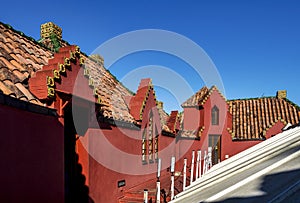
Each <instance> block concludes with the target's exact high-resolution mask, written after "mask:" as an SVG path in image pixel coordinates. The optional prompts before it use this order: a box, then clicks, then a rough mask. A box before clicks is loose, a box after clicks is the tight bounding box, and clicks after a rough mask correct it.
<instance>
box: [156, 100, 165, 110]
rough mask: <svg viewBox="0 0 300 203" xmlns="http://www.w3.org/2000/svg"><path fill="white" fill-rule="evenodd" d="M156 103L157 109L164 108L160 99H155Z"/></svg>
mask: <svg viewBox="0 0 300 203" xmlns="http://www.w3.org/2000/svg"><path fill="white" fill-rule="evenodd" d="M156 104H157V108H159V109H163V108H164V103H163V102H162V101H157V102H156Z"/></svg>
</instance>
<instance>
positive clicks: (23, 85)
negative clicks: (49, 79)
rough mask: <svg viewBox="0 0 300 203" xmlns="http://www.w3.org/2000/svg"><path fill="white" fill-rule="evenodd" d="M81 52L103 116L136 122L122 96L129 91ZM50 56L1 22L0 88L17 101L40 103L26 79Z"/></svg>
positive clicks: (43, 64) (30, 39) (27, 38)
mask: <svg viewBox="0 0 300 203" xmlns="http://www.w3.org/2000/svg"><path fill="white" fill-rule="evenodd" d="M62 42H63V43H62V45H68V43H67V42H65V41H62ZM81 55H82V57H83V58H84V61H85V67H87V68H88V69H89V71H90V77H91V78H92V79H93V81H94V83H95V84H94V86H95V87H97V89H98V94H99V95H100V96H101V99H102V101H103V103H105V104H106V105H105V106H103V107H102V110H103V115H104V117H106V118H110V119H114V120H121V121H126V122H130V123H135V120H134V118H133V117H132V116H131V115H130V113H129V109H128V106H127V105H126V103H125V100H124V97H126V96H130V95H132V93H130V92H129V91H128V90H127V89H126V88H125V87H124V86H123V85H122V84H120V83H119V82H118V81H117V80H116V79H115V78H114V77H113V76H112V75H111V74H110V73H109V72H108V71H107V70H106V69H105V68H104V66H103V63H99V62H98V61H96V60H94V59H90V58H89V57H88V56H86V55H85V54H82V53H81ZM53 56H54V53H53V52H52V51H51V50H50V49H48V48H46V47H45V46H44V45H43V44H41V43H39V42H37V41H35V40H34V39H32V38H30V37H28V36H26V35H24V34H23V33H21V32H19V31H16V30H14V29H13V28H12V27H11V26H9V25H6V24H3V23H0V91H1V92H3V93H4V94H6V95H10V96H12V97H16V98H18V99H20V100H25V101H29V102H32V103H36V104H39V105H43V104H42V103H41V101H40V100H39V99H38V98H37V97H36V96H35V95H33V93H32V92H31V91H30V90H29V85H28V81H29V78H30V77H33V76H34V75H35V73H36V72H37V71H40V70H42V69H43V66H45V65H48V61H49V59H53ZM45 82H46V78H45Z"/></svg>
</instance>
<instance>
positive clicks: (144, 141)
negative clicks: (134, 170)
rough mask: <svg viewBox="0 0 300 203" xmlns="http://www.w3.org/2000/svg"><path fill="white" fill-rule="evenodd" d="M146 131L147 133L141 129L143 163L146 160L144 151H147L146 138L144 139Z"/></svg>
mask: <svg viewBox="0 0 300 203" xmlns="http://www.w3.org/2000/svg"><path fill="white" fill-rule="evenodd" d="M146 133H147V130H146V129H144V131H143V135H142V162H143V163H146V162H147V160H146V153H147V150H146V148H147V147H146V146H147V140H146Z"/></svg>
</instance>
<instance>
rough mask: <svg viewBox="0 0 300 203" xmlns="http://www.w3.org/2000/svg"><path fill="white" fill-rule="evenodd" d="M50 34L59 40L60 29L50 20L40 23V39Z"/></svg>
mask: <svg viewBox="0 0 300 203" xmlns="http://www.w3.org/2000/svg"><path fill="white" fill-rule="evenodd" d="M51 35H55V36H56V37H57V39H59V40H61V36H62V29H61V28H60V27H59V26H57V25H55V24H54V23H52V22H48V23H45V24H42V25H41V39H47V38H50V37H51Z"/></svg>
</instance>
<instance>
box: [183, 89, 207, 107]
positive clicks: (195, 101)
mask: <svg viewBox="0 0 300 203" xmlns="http://www.w3.org/2000/svg"><path fill="white" fill-rule="evenodd" d="M208 92H209V89H208V88H207V87H206V86H204V87H203V88H201V89H200V90H199V91H198V92H196V93H195V94H194V95H193V96H191V97H190V98H189V99H188V100H186V101H185V102H184V103H183V104H182V105H181V106H182V107H189V106H199V104H200V103H201V102H202V101H203V100H204V98H205V96H206V95H207V94H208Z"/></svg>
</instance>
